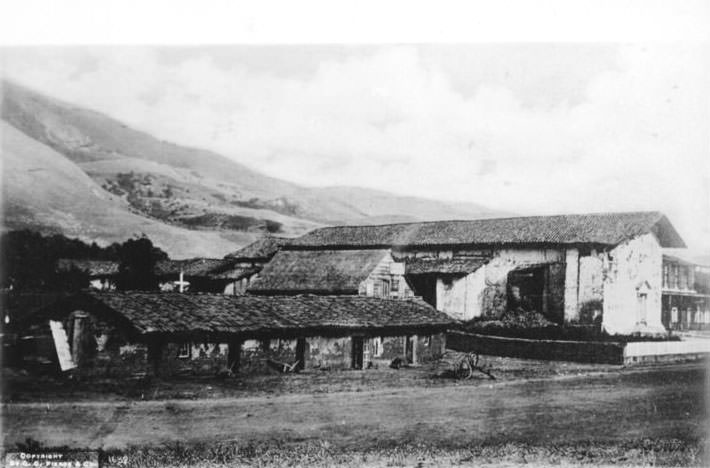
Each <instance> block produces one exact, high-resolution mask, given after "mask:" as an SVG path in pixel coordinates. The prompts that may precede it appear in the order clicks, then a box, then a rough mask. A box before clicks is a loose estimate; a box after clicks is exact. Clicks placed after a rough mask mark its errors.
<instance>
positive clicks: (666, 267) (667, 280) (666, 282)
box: [663, 263, 671, 288]
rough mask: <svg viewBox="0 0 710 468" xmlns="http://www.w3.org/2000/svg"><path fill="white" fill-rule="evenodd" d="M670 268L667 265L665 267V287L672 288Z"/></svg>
mask: <svg viewBox="0 0 710 468" xmlns="http://www.w3.org/2000/svg"><path fill="white" fill-rule="evenodd" d="M670 270H671V268H670V266H669V265H668V264H667V263H666V264H665V265H663V287H664V288H668V287H670Z"/></svg>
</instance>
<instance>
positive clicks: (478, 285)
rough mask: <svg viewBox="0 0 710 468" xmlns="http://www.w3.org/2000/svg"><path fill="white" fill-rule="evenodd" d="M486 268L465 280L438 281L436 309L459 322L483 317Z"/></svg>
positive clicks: (469, 275)
mask: <svg viewBox="0 0 710 468" xmlns="http://www.w3.org/2000/svg"><path fill="white" fill-rule="evenodd" d="M485 288H486V267H485V266H482V267H481V268H479V269H478V270H476V271H475V272H473V273H469V274H468V275H466V276H464V277H463V278H455V279H453V280H452V281H450V282H446V281H444V280H443V279H441V278H439V279H437V281H436V308H437V310H439V311H441V312H444V313H445V314H447V315H449V316H451V317H453V318H455V319H457V320H471V319H472V318H474V317H478V316H480V315H481V306H482V297H483V291H484V290H485Z"/></svg>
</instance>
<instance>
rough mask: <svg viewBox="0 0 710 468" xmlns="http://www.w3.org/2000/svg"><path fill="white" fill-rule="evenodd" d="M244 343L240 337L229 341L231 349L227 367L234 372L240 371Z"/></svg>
mask: <svg viewBox="0 0 710 468" xmlns="http://www.w3.org/2000/svg"><path fill="white" fill-rule="evenodd" d="M242 344H243V340H241V339H239V338H233V339H231V340H230V341H229V343H228V346H229V351H228V353H227V368H229V370H231V371H232V372H233V373H235V374H236V373H237V372H239V364H240V362H239V361H240V360H241V357H242Z"/></svg>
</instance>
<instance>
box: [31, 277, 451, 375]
mask: <svg viewBox="0 0 710 468" xmlns="http://www.w3.org/2000/svg"><path fill="white" fill-rule="evenodd" d="M452 326H455V321H454V320H452V319H451V318H450V317H448V316H447V315H445V314H443V313H440V312H438V311H436V310H435V309H434V308H433V307H431V306H430V305H429V304H427V303H426V302H424V301H422V300H420V299H417V298H408V299H397V300H395V299H384V298H374V297H364V296H321V295H299V296H234V295H223V294H194V293H148V292H98V291H85V292H82V293H78V294H75V295H72V296H70V297H66V298H63V299H61V300H59V301H57V302H55V303H52V304H50V305H47V306H46V307H44V308H42V309H41V310H39V311H38V312H36V313H35V314H33V315H32V316H31V317H29V318H28V319H27V321H26V322H25V323H24V326H23V334H24V338H25V340H23V341H24V342H25V343H26V346H29V348H27V349H23V355H25V356H26V357H27V358H29V359H33V358H35V357H36V356H34V354H43V358H44V359H45V360H46V359H48V360H50V361H52V362H53V363H54V366H55V367H57V366H58V367H59V368H61V369H62V370H71V369H78V371H80V372H82V373H83V374H86V375H98V376H104V375H111V376H121V375H136V374H137V375H144V374H158V375H176V374H206V375H215V374H216V373H217V372H219V371H220V369H225V368H229V369H231V370H232V371H233V372H235V373H249V372H263V371H265V370H266V363H267V361H269V360H272V361H276V362H280V363H287V364H296V365H297V366H298V368H301V369H302V368H306V369H310V368H320V369H337V368H355V369H363V368H368V367H370V366H374V365H377V364H389V362H390V360H391V359H393V358H394V357H399V356H401V355H402V353H404V352H405V351H406V350H405V349H403V348H402V346H403V345H404V343H405V341H406V337H408V336H412V335H420V336H428V335H434V334H442V333H443V332H444V331H446V330H447V329H448V328H450V327H452ZM380 337H399V339H394V340H392V341H391V342H390V344H389V345H383V346H382V347H381V348H380V349H379V350H378V351H377V352H376V353H368V352H367V349H368V347H367V346H366V343H370V342H372V341H373V340H377V339H380ZM32 345H34V346H35V347H34V348H32ZM398 345H399V346H398ZM417 351H418V350H414V352H415V353H416V352H417ZM437 352H438V353H441V352H443V349H439V350H437ZM422 353H424V351H422ZM427 357H428V356H426V355H422V356H421V357H420V358H422V359H425V358H427ZM371 363H372V364H371Z"/></svg>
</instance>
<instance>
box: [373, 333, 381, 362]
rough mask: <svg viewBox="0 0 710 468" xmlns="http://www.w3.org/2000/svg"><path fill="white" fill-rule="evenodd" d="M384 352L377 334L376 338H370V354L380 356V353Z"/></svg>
mask: <svg viewBox="0 0 710 468" xmlns="http://www.w3.org/2000/svg"><path fill="white" fill-rule="evenodd" d="M383 352H384V349H383V348H382V338H380V337H379V336H378V337H376V338H373V339H372V356H373V357H380V356H382V353H383Z"/></svg>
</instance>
